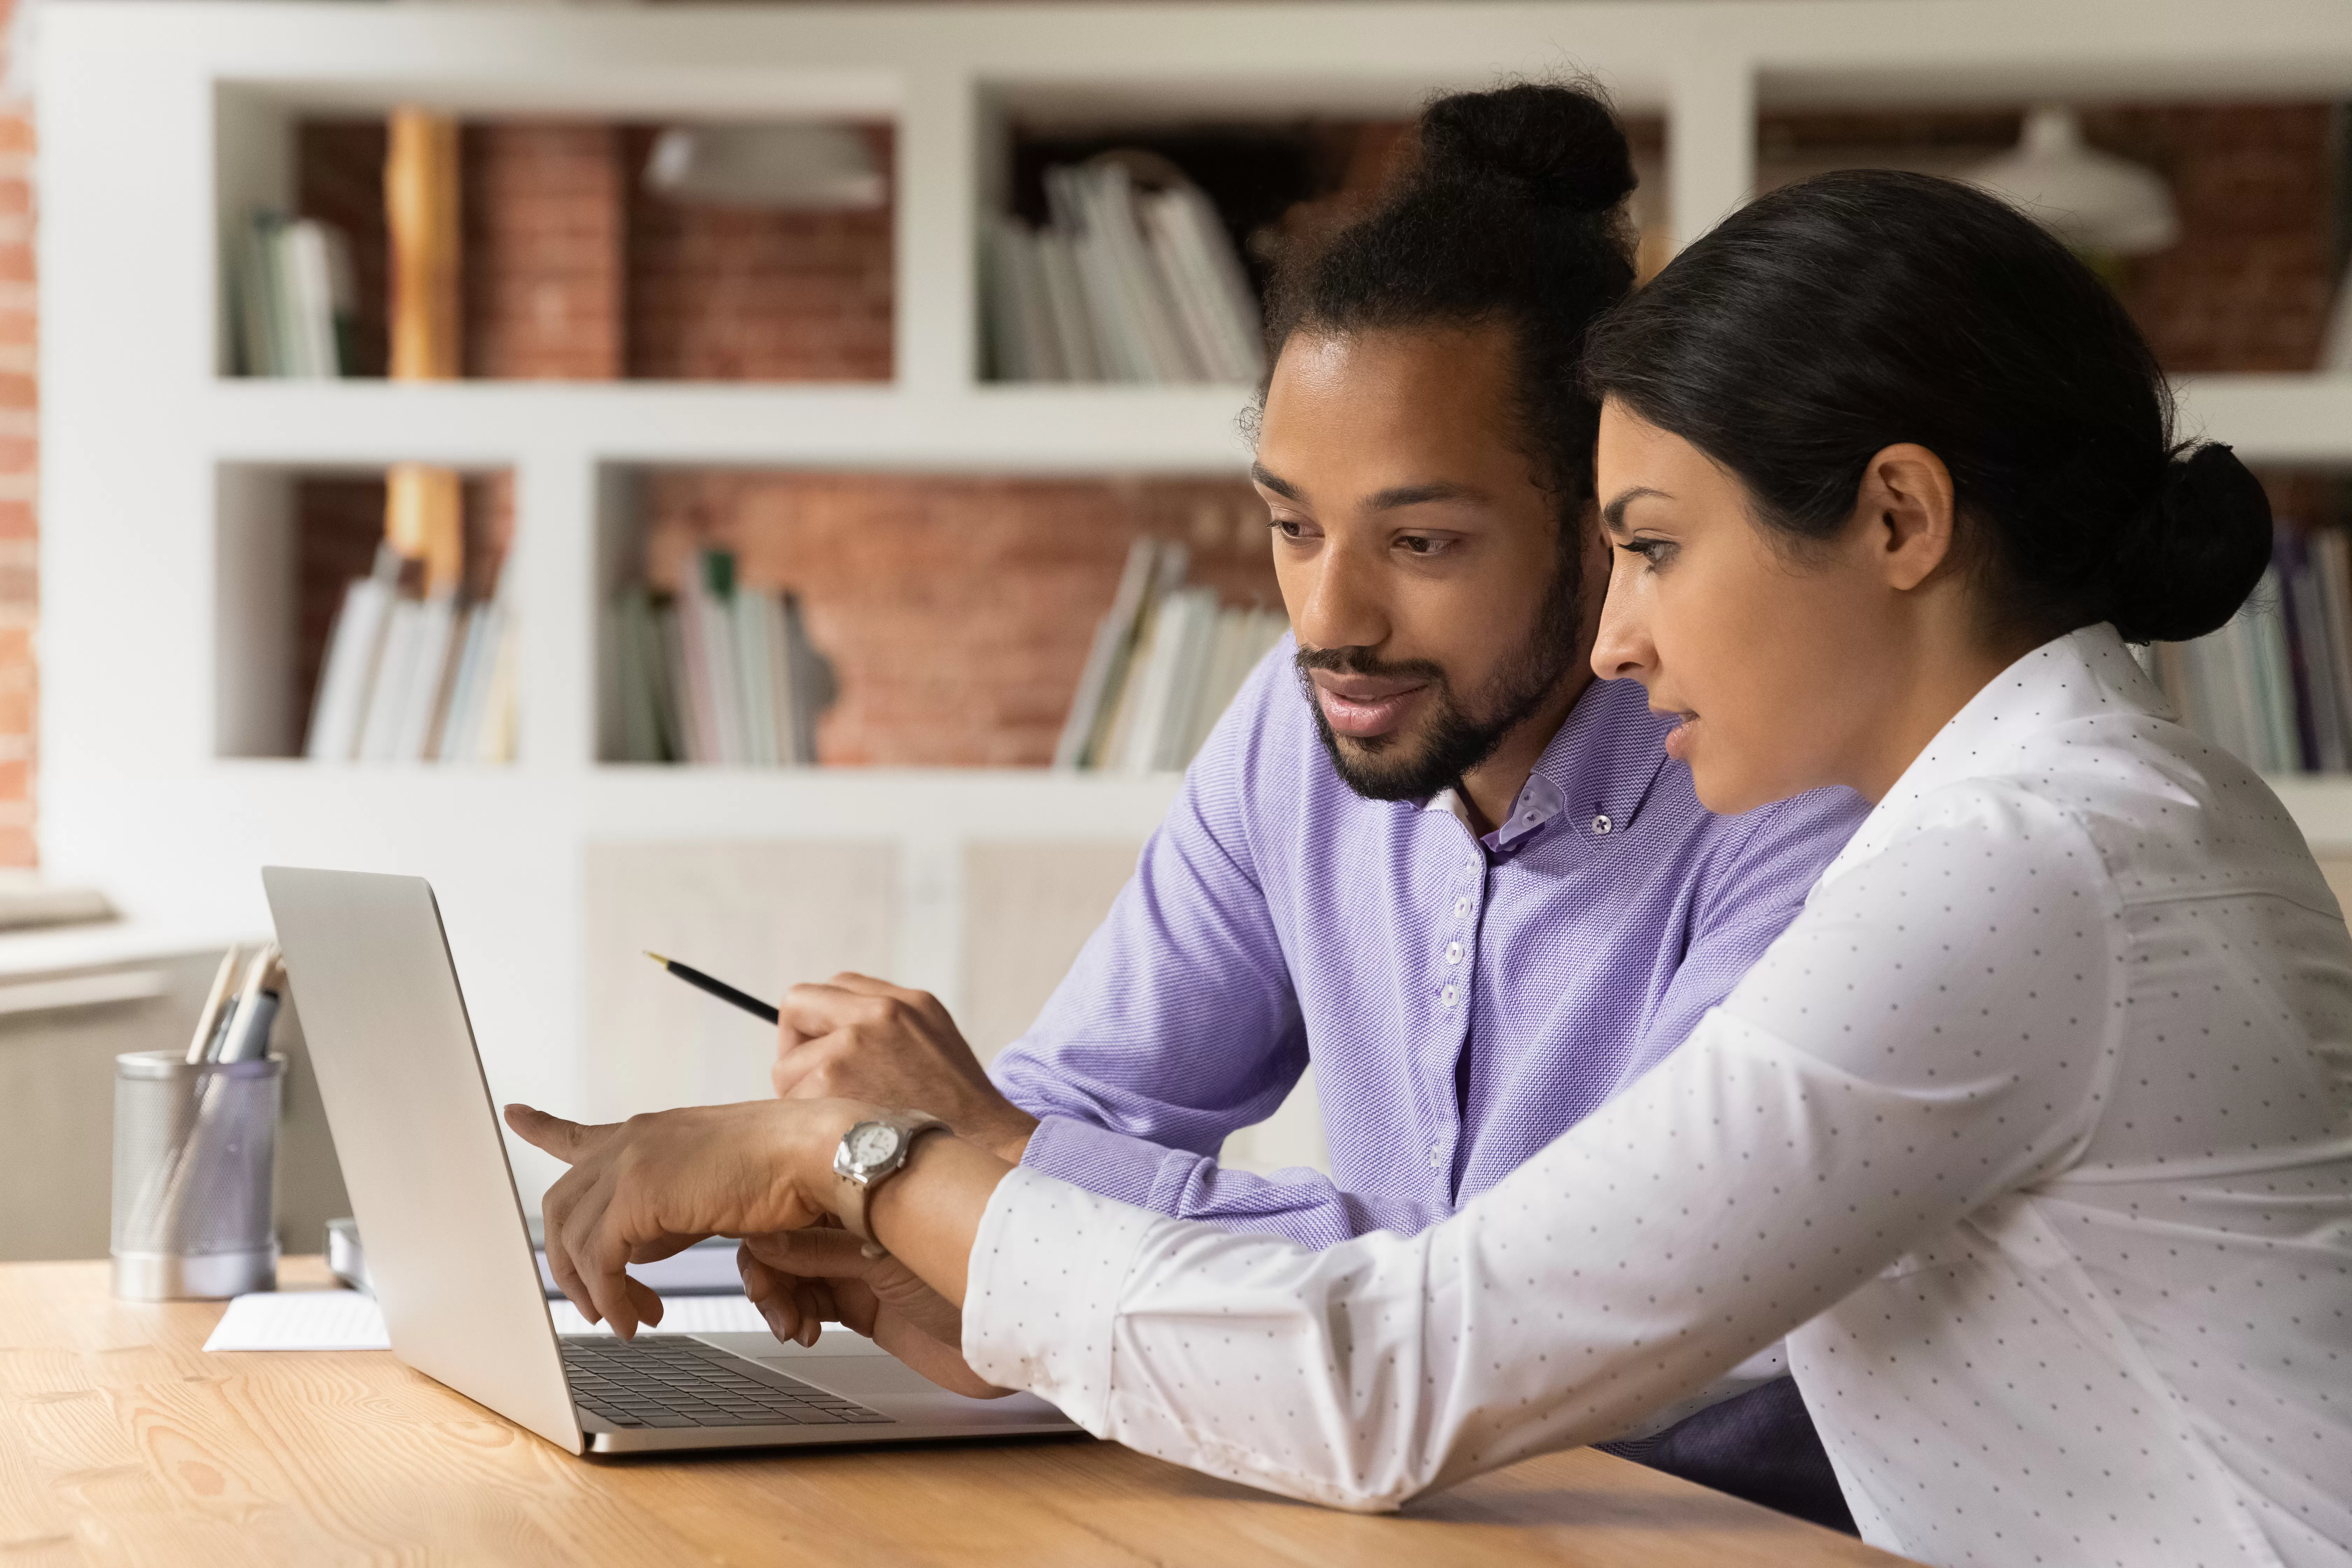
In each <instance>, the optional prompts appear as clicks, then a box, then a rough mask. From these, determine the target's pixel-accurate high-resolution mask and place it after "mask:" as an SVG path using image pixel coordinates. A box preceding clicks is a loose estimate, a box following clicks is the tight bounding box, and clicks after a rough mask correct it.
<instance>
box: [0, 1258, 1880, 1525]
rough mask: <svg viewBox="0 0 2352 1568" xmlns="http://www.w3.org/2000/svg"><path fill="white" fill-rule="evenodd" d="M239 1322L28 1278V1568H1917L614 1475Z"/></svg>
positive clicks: (1615, 1468) (1488, 1490)
mask: <svg viewBox="0 0 2352 1568" xmlns="http://www.w3.org/2000/svg"><path fill="white" fill-rule="evenodd" d="M324 1278H325V1276H324V1271H323V1270H322V1269H321V1268H320V1266H319V1264H318V1263H317V1261H316V1260H315V1259H307V1258H306V1259H299V1260H292V1261H291V1262H289V1267H288V1268H286V1270H285V1279H286V1283H287V1284H289V1285H298V1284H304V1283H318V1282H321V1281H323V1280H324ZM219 1316H220V1309H219V1308H218V1307H216V1306H208V1305H201V1304H194V1303H190V1304H181V1305H159V1306H140V1305H131V1304H128V1303H124V1302H119V1301H116V1300H112V1299H111V1298H110V1296H109V1295H108V1294H107V1287H106V1267H105V1265H103V1264H96V1263H24V1264H11V1265H6V1266H5V1267H0V1563H5V1564H6V1568H34V1565H36V1564H38V1565H40V1568H61V1565H63V1564H68V1563H75V1564H80V1563H89V1564H98V1563H140V1564H148V1563H152V1564H168V1565H172V1568H178V1565H181V1564H208V1563H222V1564H236V1565H238V1568H245V1565H247V1564H256V1563H291V1564H301V1565H303V1568H310V1565H312V1564H320V1563H358V1562H386V1563H388V1562H391V1561H393V1560H394V1558H397V1559H398V1560H399V1561H401V1562H403V1563H427V1562H430V1563H499V1564H506V1563H566V1564H569V1563H621V1564H627V1565H629V1568H656V1565H657V1564H663V1565H666V1564H687V1563H695V1564H702V1565H705V1568H708V1565H709V1564H713V1563H745V1564H751V1563H760V1564H770V1563H845V1564H856V1565H857V1568H869V1565H873V1568H878V1565H885V1564H887V1565H897V1564H908V1563H925V1564H929V1563H938V1564H955V1565H957V1568H965V1565H971V1564H1003V1565H1005V1568H1055V1565H1059V1564H1071V1565H1074V1568H1077V1565H1083V1568H1129V1565H1133V1568H1142V1565H1144V1564H1159V1565H1162V1568H1182V1565H1188V1564H1203V1565H1208V1564H1213V1565H1216V1568H1227V1565H1230V1564H1255V1563H1276V1564H1297V1565H1302V1568H1304V1565H1313V1568H1321V1565H1324V1564H1335V1563H1345V1564H1355V1563H1363V1564H1380V1563H1400V1564H1402V1563H1410V1564H1412V1568H1445V1565H1448V1564H1454V1563H1462V1564H1472V1563H1475V1564H1478V1565H1480V1568H1499V1565H1507V1564H1512V1563H1538V1562H1540V1563H1555V1564H1557V1563H1577V1564H1587V1565H1591V1568H1606V1565H1614V1564H1625V1565H1627V1568H1632V1565H1635V1564H1639V1565H1642V1568H1678V1565H1685V1564H1688V1565H1692V1568H1696V1565H1700V1564H1704V1565H1706V1568H1733V1565H1737V1564H1749V1563H1752V1564H1759V1565H1762V1564H1771V1565H1773V1568H1808V1565H1811V1564H1832V1563H1840V1564H1843V1563H1897V1562H1898V1561H1899V1560H1898V1559H1896V1558H1893V1557H1889V1556H1887V1555H1885V1553H1883V1552H1873V1551H1871V1550H1870V1549H1869V1548H1867V1547H1865V1546H1863V1545H1861V1544H1860V1543H1858V1542H1853V1541H1850V1540H1848V1539H1846V1538H1845V1537H1843V1536H1839V1535H1833V1534H1831V1533H1829V1532H1828V1531H1820V1530H1815V1529H1813V1528H1812V1527H1811V1526H1810V1525H1805V1524H1801V1523H1799V1522H1797V1521H1794V1520H1790V1519H1786V1518H1783V1517H1782V1516H1780V1515H1779V1514H1775V1513H1771V1512H1768V1511H1767V1510H1763V1509H1760V1508H1755V1507H1752V1506H1750V1505H1749V1504H1747V1503H1744V1502H1740V1501H1738V1500H1736V1499H1733V1498H1728V1497H1725V1496H1723V1495H1722V1494H1720V1493H1717V1492H1711V1491H1707V1490H1706V1489H1702V1488H1699V1487H1695V1486H1691V1485H1688V1484H1686V1483H1685V1482H1682V1481H1677V1480H1674V1479H1670V1478H1668V1477H1665V1476H1662V1475H1659V1474H1657V1473H1656V1472H1654V1471H1652V1470H1646V1469H1643V1468H1641V1467H1639V1466H1636V1465H1630V1464H1627V1463H1625V1462H1623V1461H1622V1460H1620V1459H1613V1458H1610V1457H1608V1456H1607V1455H1604V1454H1600V1453H1595V1452H1594V1451H1592V1450H1591V1449H1589V1448H1588V1449H1581V1450H1579V1451H1577V1452H1574V1453H1567V1454H1555V1455H1551V1456H1549V1457H1547V1458H1540V1459H1534V1460H1530V1461H1528V1463H1526V1464H1523V1465H1519V1466H1517V1467H1515V1468H1511V1469H1508V1470H1505V1471H1502V1472H1501V1473H1499V1474H1496V1475H1492V1476H1487V1477H1485V1478H1482V1479H1478V1480H1475V1481H1472V1482H1470V1483H1469V1484H1468V1485H1466V1486H1463V1487H1459V1488H1457V1489H1454V1490H1453V1491H1451V1492H1449V1493H1446V1494H1444V1495H1443V1496H1440V1497H1436V1498H1433V1499H1430V1500H1426V1501H1423V1502H1420V1503H1416V1504H1414V1505H1413V1506H1412V1508H1411V1509H1410V1510H1407V1511H1406V1512H1405V1513H1404V1514H1403V1515H1402V1516H1401V1517H1399V1516H1390V1517H1385V1518H1365V1517H1359V1516H1353V1515H1348V1514H1341V1513H1334V1512H1331V1511H1329V1510H1323V1509H1318V1508H1311V1507H1308V1506H1307V1505H1305V1504H1302V1503H1295V1502H1289V1501H1286V1500H1282V1499H1279V1498H1272V1497H1268V1496H1265V1495H1264V1494H1261V1493H1257V1492H1253V1491H1249V1490H1246V1489H1243V1488H1240V1487H1236V1486H1229V1485H1227V1484H1225V1483H1223V1482H1222V1481H1214V1480H1210V1479H1206V1478H1204V1477H1201V1476H1197V1475H1194V1474H1192V1473H1191V1472H1190V1471H1187V1470H1182V1469H1179V1468H1176V1467H1174V1466H1172V1465H1166V1464H1162V1463H1160V1461H1158V1460H1156V1459H1150V1458H1143V1457H1142V1456H1140V1455H1139V1454H1135V1453H1132V1452H1130V1451H1129V1450H1128V1449H1125V1448H1121V1447H1117V1446H1115V1445H1113V1444H1108V1443H1094V1442H1089V1441H1087V1440H1085V1439H1056V1440H1043V1441H1030V1442H1026V1443H1019V1444H1000V1445H995V1446H992V1447H978V1446H959V1445H949V1444H934V1445H919V1444H910V1445H908V1446H907V1447H894V1448H869V1449H863V1450H844V1451H841V1452H837V1453H824V1452H815V1451H803V1452H802V1453H799V1454H796V1455H793V1456H791V1457H789V1458H787V1457H782V1456H775V1455H770V1456H764V1457H762V1456H735V1457H718V1458H653V1459H634V1460H627V1461H618V1462H614V1461H606V1462H600V1463H590V1462H588V1461H585V1460H582V1459H577V1458H572V1456H570V1455H568V1454H564V1453H562V1452H560V1451H558V1450H557V1449H554V1448H552V1447H549V1446H548V1445H546V1444H545V1443H542V1442H541V1441H540V1440H539V1439H538V1438H536V1437H534V1436H530V1434H528V1433H526V1432H522V1431H520V1430H519V1429H517V1428H515V1427H513V1426H509V1425H507V1424H506V1423H505V1422H504V1421H501V1420H499V1418H498V1417H497V1416H495V1415H491V1414H490V1413H489V1412H488V1411H487V1410H484V1409H482V1408H481V1407H480V1406H479V1405H475V1404H473V1403H472V1402H471V1401H469V1400H467V1399H464V1398H461V1397H459V1396H458V1395H457V1394H452V1393H450V1392H449V1391H448V1390H446V1389H445V1388H443V1387H441V1386H440V1385H439V1384H436V1383H434V1382H432V1381H431V1380H429V1379H427V1378H425V1377H424V1376H422V1375H420V1374H418V1373H414V1372H411V1371H409V1370H408V1369H407V1368H406V1367H404V1366H402V1365H401V1364H400V1363H398V1362H397V1361H394V1359H393V1358H392V1356H391V1355H390V1354H388V1353H386V1352H371V1351H358V1352H310V1353H295V1352H271V1353H245V1354H224V1355H210V1356H208V1355H205V1353H203V1349H202V1347H203V1345H204V1342H205V1336H206V1335H207V1334H208V1333H209V1332H210V1331H211V1330H212V1325H213V1323H214V1321H215V1320H216V1319H217V1318H218V1317H219Z"/></svg>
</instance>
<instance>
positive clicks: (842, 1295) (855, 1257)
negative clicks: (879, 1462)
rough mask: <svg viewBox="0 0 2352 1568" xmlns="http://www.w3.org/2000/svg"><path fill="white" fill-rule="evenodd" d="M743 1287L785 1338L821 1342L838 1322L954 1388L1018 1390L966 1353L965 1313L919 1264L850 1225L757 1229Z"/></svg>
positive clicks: (978, 1395)
mask: <svg viewBox="0 0 2352 1568" xmlns="http://www.w3.org/2000/svg"><path fill="white" fill-rule="evenodd" d="M736 1264H737V1267H739V1268H740V1269H741V1270H742V1273H743V1292H744V1294H745V1295H747V1296H749V1297H751V1300H752V1303H753V1304H754V1305H755V1306H757V1307H758V1308H759V1309H760V1312H761V1316H762V1317H764V1318H766V1319H767V1321H768V1327H769V1328H770V1329H771V1330H772V1331H774V1333H775V1336H776V1337H777V1338H778V1339H780V1340H787V1341H792V1342H796V1343H799V1344H803V1345H812V1344H814V1343H815V1342H816V1337H817V1333H818V1331H819V1330H820V1328H821V1327H822V1325H823V1324H824V1323H826V1322H838V1323H842V1324H845V1325H846V1326H847V1327H849V1328H850V1329H852V1330H855V1331H856V1332H858V1333H861V1334H864V1335H865V1336H866V1338H867V1339H870V1340H872V1341H873V1342H875V1343H877V1344H878V1345H880V1346H881V1347H882V1348H883V1349H884V1350H886V1351H888V1352H890V1353H891V1354H892V1355H894V1356H897V1357H898V1359H899V1360H900V1361H902V1362H904V1363H907V1364H908V1366H910V1367H913V1368H914V1369H915V1370H916V1371H917V1372H919V1373H922V1374H923V1375H924V1376H925V1377H928V1378H929V1379H930V1380H931V1381H932V1382H933V1383H936V1384H939V1385H940V1387H941V1388H944V1389H946V1390H948V1391H949V1392H950V1393H951V1394H965V1395H967V1396H969V1397H971V1398H973V1399H993V1398H995V1397H997V1396H998V1395H1000V1394H1005V1393H1008V1392H1010V1391H1009V1390H1006V1389H1002V1388H999V1387H997V1386H996V1385H995V1384H991V1383H989V1382H987V1381H986V1380H984V1379H982V1377H981V1376H980V1375H979V1374H978V1373H975V1372H973V1371H972V1370H971V1365H970V1364H969V1363H966V1362H965V1361H964V1359H963V1313H962V1312H961V1310H958V1308H957V1307H956V1305H955V1304H954V1303H953V1302H951V1301H950V1300H947V1299H946V1298H945V1297H943V1296H941V1295H940V1293H939V1292H938V1291H936V1290H934V1289H931V1288H930V1287H929V1285H926V1284H925V1283H923V1281H922V1280H921V1279H919V1278H918V1277H917V1275H916V1274H915V1271H914V1270H913V1269H911V1268H908V1267H907V1266H906V1265H905V1264H904V1263H902V1262H900V1261H899V1260H898V1258H893V1257H891V1256H890V1255H889V1254H888V1253H887V1252H886V1253H884V1254H882V1255H881V1256H880V1257H878V1258H876V1257H869V1256H867V1255H866V1249H865V1247H863V1246H862V1245H861V1244H860V1243H859V1241H858V1239H857V1238H856V1237H854V1236H852V1235H850V1234H849V1233H848V1232H847V1231H845V1230H835V1229H831V1228H826V1227H818V1228H815V1229H811V1230H795V1231H782V1232H778V1233H775V1234H773V1235H769V1236H749V1237H744V1238H743V1245H742V1247H741V1248H740V1250H739V1251H738V1252H737V1254H736Z"/></svg>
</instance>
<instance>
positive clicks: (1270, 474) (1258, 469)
mask: <svg viewBox="0 0 2352 1568" xmlns="http://www.w3.org/2000/svg"><path fill="white" fill-rule="evenodd" d="M1250 478H1251V479H1255V480H1256V481H1257V482H1258V483H1259V484H1261V485H1263V486H1265V488H1266V489H1270V490H1272V491H1273V492H1274V493H1275V494H1276V495H1278V496H1280V497H1282V498H1283V499H1284V500H1298V499H1299V495H1298V489H1297V486H1295V485H1293V484H1292V483H1291V482H1290V481H1289V480H1288V479H1284V478H1282V477H1281V476H1280V475H1278V474H1276V472H1275V471H1274V470H1273V469H1271V468H1267V467H1266V466H1265V464H1264V463H1252V464H1251V465H1250Z"/></svg>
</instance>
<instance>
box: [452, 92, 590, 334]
mask: <svg viewBox="0 0 2352 1568" xmlns="http://www.w3.org/2000/svg"><path fill="white" fill-rule="evenodd" d="M619 142H620V138H619V133H618V132H616V131H615V130H614V128H613V127H612V126H609V125H599V124H570V123H555V122H514V123H508V122H501V123H498V124H490V125H473V126H468V127H467V128H466V132H465V136H464V140H463V142H462V147H463V153H462V162H463V176H462V177H463V181H464V201H465V216H466V234H465V258H466V259H465V290H466V348H465V353H466V373H467V374H468V375H478V376H496V377H505V378H509V379H513V380H557V381H610V380H612V379H614V377H616V376H618V375H619V374H621V369H622V356H621V330H622V310H621V258H622V250H623V246H622V228H623V218H622V195H621V168H620V149H619Z"/></svg>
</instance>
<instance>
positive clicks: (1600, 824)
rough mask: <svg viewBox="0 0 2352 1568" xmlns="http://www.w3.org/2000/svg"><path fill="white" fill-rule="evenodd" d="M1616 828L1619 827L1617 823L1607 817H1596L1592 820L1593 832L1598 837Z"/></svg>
mask: <svg viewBox="0 0 2352 1568" xmlns="http://www.w3.org/2000/svg"><path fill="white" fill-rule="evenodd" d="M1614 826H1617V825H1616V824H1615V823H1613V822H1612V821H1610V820H1609V819H1608V818H1607V817H1606V816H1596V817H1594V818H1593V819H1592V831H1593V833H1594V834H1595V835H1596V836H1598V835H1600V834H1603V833H1606V832H1608V831H1609V830H1610V829H1611V828H1612V827H1614Z"/></svg>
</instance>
